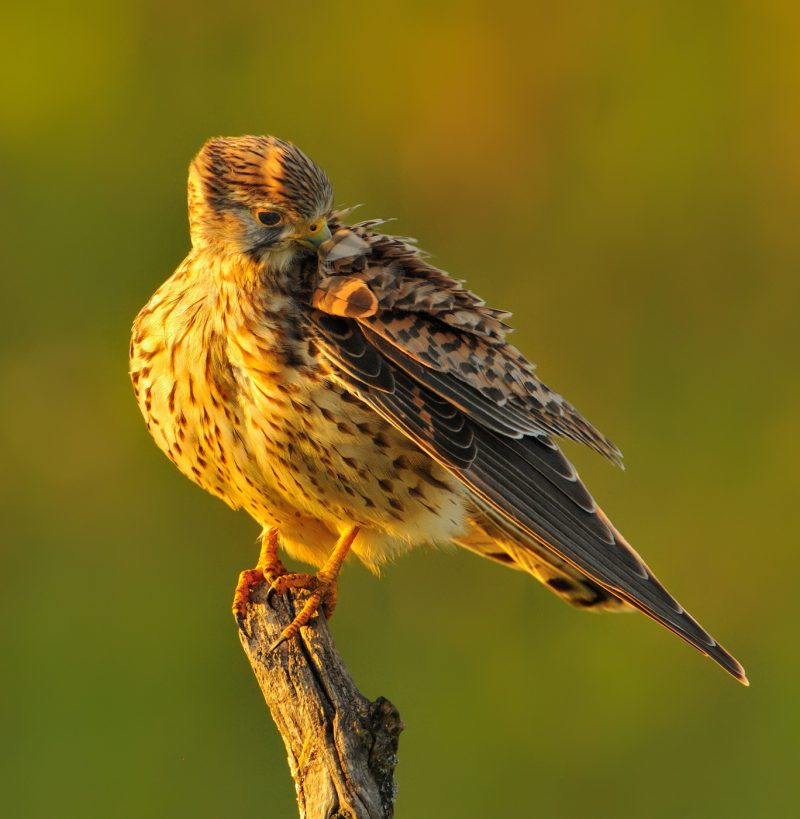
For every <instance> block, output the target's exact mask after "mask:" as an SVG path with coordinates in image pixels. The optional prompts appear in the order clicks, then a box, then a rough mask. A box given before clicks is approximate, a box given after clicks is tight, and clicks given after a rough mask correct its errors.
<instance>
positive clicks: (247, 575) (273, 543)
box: [231, 529, 286, 628]
mask: <svg viewBox="0 0 800 819" xmlns="http://www.w3.org/2000/svg"><path fill="white" fill-rule="evenodd" d="M284 574H286V569H284V568H283V564H282V563H281V561H280V559H279V558H278V530H277V529H270V530H269V531H268V532H267V533H266V535H265V536H264V539H263V541H262V544H261V553H260V554H259V556H258V563H256V566H255V568H254V569H245V570H244V571H243V572H241V574H240V575H239V582H238V583H237V584H236V591H235V592H234V595H233V605H232V607H231V608H232V610H233V616H234V617H235V618H236V622H237V623H238V624H239V628H243V627H244V619H245V614H246V613H247V607H248V605H249V604H250V595H251V594H252V593H253V592H254V591H255V590H256V589H257V588H258V587H259V586H261V585H263V584H264V583H273V582H275V580H277V578H279V577H280V576H281V575H284Z"/></svg>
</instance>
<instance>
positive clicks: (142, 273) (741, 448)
mask: <svg viewBox="0 0 800 819" xmlns="http://www.w3.org/2000/svg"><path fill="white" fill-rule="evenodd" d="M401 6H402V7H399V6H398V7H394V6H393V5H390V4H385V5H381V4H374V3H372V4H367V3H342V4H314V3H309V4H303V5H300V6H296V7H295V8H291V6H290V4H267V3H263V2H260V3H247V2H242V1H241V0H228V2H226V3H224V4H214V5H213V6H209V7H207V8H206V7H203V6H201V5H198V4H196V3H191V2H187V1H186V0H179V1H177V2H175V1H173V2H170V3H167V4H163V3H158V2H132V1H131V2H114V3H110V4H109V3H101V2H97V3H86V2H77V3H71V4H66V3H58V4H56V3H52V2H47V0H45V2H44V3H38V4H26V5H22V4H19V3H16V4H14V3H12V4H11V5H10V6H9V5H8V4H6V6H5V7H4V11H3V27H4V42H5V45H4V48H3V49H2V50H0V83H2V85H3V88H2V89H0V91H1V93H0V186H1V187H0V191H1V193H0V211H1V214H0V215H1V216H2V228H1V230H2V242H3V264H2V283H3V284H2V287H3V298H2V303H3V320H2V324H0V336H1V338H2V349H1V350H0V364H1V366H2V369H1V370H0V371H1V372H2V377H1V378H0V450H1V451H2V458H3V468H2V470H0V495H1V500H0V502H2V506H3V509H2V514H1V515H0V521H1V523H0V525H1V526H2V545H1V546H0V609H1V610H2V629H0V658H2V659H1V660H0V685H2V691H0V714H2V727H1V728H0V730H1V731H2V740H1V743H2V747H1V748H0V763H1V764H2V768H1V769H0V777H1V781H0V814H2V815H3V816H8V817H45V816H47V817H50V816H53V817H108V816H113V817H173V816H177V817H183V816H192V817H232V816H238V815H248V816H260V815H263V816H268V817H290V816H292V815H294V807H293V804H294V803H293V790H292V787H291V784H290V780H289V777H288V774H287V769H286V765H285V759H284V752H283V748H282V745H281V743H280V740H279V738H278V736H277V734H276V731H275V729H274V727H273V726H272V724H271V722H270V720H269V718H268V716H267V713H266V710H265V708H264V706H263V703H262V701H261V698H260V694H259V691H258V689H257V687H256V684H255V682H254V680H253V678H252V675H251V673H250V670H249V668H248V666H247V663H246V661H245V658H244V656H243V654H242V652H241V649H240V647H239V644H238V639H237V636H236V630H235V626H234V623H233V620H232V618H231V616H230V610H229V604H230V600H231V595H232V591H233V586H234V583H235V579H236V576H237V573H238V571H239V570H240V569H241V568H243V567H246V566H249V565H251V564H252V563H253V561H254V559H255V557H256V552H257V547H256V535H257V529H256V526H255V524H254V523H253V522H252V521H250V520H249V519H248V518H247V517H246V516H245V515H244V514H235V513H233V512H231V511H230V510H228V509H227V508H226V507H225V506H224V505H223V504H222V503H220V502H219V501H216V500H213V499H212V498H211V497H209V496H205V495H204V494H203V493H202V492H201V491H200V490H199V489H198V488H196V487H195V486H193V485H192V484H190V482H189V481H187V480H186V479H185V478H183V477H182V476H180V475H179V473H178V472H177V471H176V470H175V469H174V467H173V466H172V465H171V464H170V463H169V462H168V461H167V459H166V458H165V457H164V456H163V455H162V454H161V453H160V452H159V451H158V450H157V448H156V447H155V445H154V444H153V443H152V442H151V441H150V439H149V437H148V434H147V432H146V429H145V427H144V424H143V423H142V421H141V419H140V417H139V413H138V410H137V408H136V405H135V403H134V400H133V396H132V392H131V389H130V385H129V382H128V376H127V345H128V333H129V327H130V323H131V321H132V319H133V317H134V315H135V314H136V312H137V311H138V309H139V308H140V306H141V305H143V304H144V302H145V301H146V300H147V299H148V297H149V296H150V294H151V293H152V292H153V291H154V290H155V288H156V287H157V286H158V285H159V284H160V283H161V281H162V280H164V279H165V278H166V277H167V276H168V275H169V274H170V273H171V271H172V269H173V268H174V267H175V266H176V265H177V263H178V262H179V261H180V260H181V258H182V257H183V255H184V253H185V251H186V249H187V246H188V236H187V226H186V217H185V193H184V188H185V174H186V168H187V164H188V162H189V159H190V158H191V156H192V154H193V153H194V152H195V151H196V150H197V149H198V148H199V146H200V145H201V144H202V142H203V141H204V140H205V139H206V138H207V137H209V136H211V135H217V134H226V135H237V134H242V133H274V134H277V135H280V136H281V137H284V138H288V139H291V140H293V141H295V142H297V143H298V144H299V145H300V146H302V148H303V149H304V150H306V151H307V152H308V153H309V154H310V155H311V156H312V157H314V158H315V159H316V160H317V161H318V162H319V163H320V164H321V165H322V166H323V167H324V168H326V169H327V170H328V172H329V174H330V176H331V178H332V180H333V182H334V185H335V187H336V191H337V199H338V202H339V203H340V204H355V203H358V202H364V203H366V207H365V208H363V209H362V210H361V211H360V213H361V214H363V217H364V218H365V217H367V216H371V215H379V216H396V217H398V219H399V221H398V222H397V224H396V230H397V231H398V232H401V233H405V234H410V235H414V236H417V237H418V238H419V239H420V242H421V244H422V245H423V246H424V247H426V248H429V249H430V250H432V251H433V252H434V260H435V262H436V263H438V264H440V265H441V266H443V267H444V268H446V269H448V270H450V271H452V272H453V273H454V274H456V275H458V276H459V277H464V278H466V279H467V280H468V282H469V284H470V285H471V286H472V287H473V288H474V289H475V290H477V291H478V292H479V293H481V294H482V295H484V296H485V297H486V298H487V300H489V301H490V302H491V303H492V304H494V305H496V306H498V307H504V308H509V309H512V310H514V313H515V319H514V324H515V326H516V328H517V332H516V334H515V336H514V341H515V342H516V343H517V345H518V346H520V347H521V348H522V349H523V350H524V351H526V352H527V353H528V354H529V355H530V356H531V357H532V359H533V360H534V361H537V362H538V363H539V365H540V373H541V374H542V376H543V378H545V380H547V381H548V382H549V383H551V384H552V385H553V386H554V387H556V388H557V389H559V390H560V391H561V392H563V393H564V394H565V395H566V396H567V397H568V398H570V399H571V400H572V401H573V403H575V404H576V405H577V406H578V407H579V408H580V409H581V410H582V411H583V412H585V413H586V414H587V415H588V416H589V417H590V418H591V419H592V420H593V421H594V422H595V423H596V424H597V425H598V426H599V427H600V428H601V429H602V430H604V431H605V432H606V433H607V434H608V435H609V436H610V437H611V438H612V439H613V440H614V441H615V442H617V443H618V444H619V445H620V446H621V447H622V449H623V450H624V451H625V452H626V454H627V461H626V463H627V466H628V469H627V472H625V473H623V472H620V471H618V470H614V469H613V468H611V467H610V466H608V465H607V464H605V463H604V462H602V461H601V460H600V459H599V458H597V457H595V456H593V455H592V453H590V452H588V451H585V452H584V451H578V449H577V448H575V447H570V448H569V452H570V454H572V455H574V456H575V458H576V461H577V464H578V466H579V468H580V469H581V472H582V474H583V477H584V478H586V479H587V480H588V482H589V484H590V486H591V487H592V488H593V490H594V493H595V495H596V496H597V497H598V499H599V500H600V501H601V503H602V504H603V505H604V507H605V508H606V510H607V511H608V512H609V514H610V515H611V516H612V518H613V519H614V520H615V521H616V522H617V524H618V525H619V526H620V528H621V529H622V530H623V531H624V532H625V533H626V535H627V536H628V537H629V538H630V540H631V541H632V542H633V543H634V544H635V545H637V547H638V548H640V549H641V551H642V552H643V553H644V555H645V556H646V559H647V560H648V562H649V563H650V564H651V565H652V566H653V567H654V568H655V569H656V570H657V571H658V573H659V575H660V576H661V577H662V579H663V580H664V581H665V582H667V584H668V585H669V586H670V588H671V589H672V590H673V591H674V592H675V593H676V594H677V595H678V597H679V598H680V599H681V600H682V601H683V602H684V603H685V604H686V605H687V606H688V607H689V608H690V610H692V611H693V612H695V613H696V614H697V615H698V616H699V617H700V618H701V619H702V621H703V622H704V623H705V624H706V625H707V626H708V627H709V628H710V629H711V630H712V631H713V632H714V634H715V635H718V636H719V637H720V639H721V640H722V641H723V642H724V643H725V644H726V645H727V646H728V647H729V648H730V649H731V650H733V651H734V653H735V654H736V655H737V656H738V657H740V658H741V660H742V661H743V662H744V664H745V666H746V667H747V669H748V672H749V673H750V679H751V682H752V687H751V688H750V689H749V690H746V689H744V688H741V687H740V686H738V685H737V684H736V683H735V682H734V681H733V680H730V679H728V678H726V677H725V676H724V675H723V674H722V673H721V672H720V671H718V670H717V669H716V668H715V667H714V666H713V665H712V664H711V663H710V662H709V661H707V660H704V659H703V658H702V657H700V656H699V655H698V654H696V653H695V652H693V651H692V650H691V649H689V648H688V647H687V646H685V645H683V644H682V643H681V642H680V641H679V640H677V639H676V638H674V637H672V636H671V635H669V634H667V633H666V632H664V631H663V630H661V629H659V628H658V627H657V626H655V625H654V624H652V623H650V622H649V621H647V620H646V619H645V618H644V617H641V616H616V617H615V616H611V615H605V616H603V615H597V616H590V615H587V614H585V613H582V612H580V611H576V610H572V609H570V608H568V607H567V606H565V605H563V604H562V603H561V602H559V601H558V600H557V599H556V598H555V597H553V596H552V595H550V594H548V593H547V592H545V591H544V590H543V589H541V588H540V587H539V586H538V585H537V584H536V583H534V582H533V581H532V580H530V579H529V578H527V577H525V576H523V575H522V574H518V573H514V572H509V571H507V570H505V569H502V568H500V567H495V566H492V565H490V564H489V563H488V562H486V561H481V560H480V559H478V558H475V557H472V556H470V555H468V554H462V553H458V554H456V553H446V552H441V551H440V552H437V551H434V550H424V549H423V550H419V551H417V552H416V553H414V554H412V555H411V556H409V557H407V558H405V559H404V560H402V561H401V562H400V563H398V564H396V565H394V566H391V567H389V568H388V569H387V570H386V572H385V573H384V577H383V578H382V579H381V580H377V579H375V578H373V577H371V576H370V575H369V574H368V573H367V572H366V571H365V570H363V569H362V568H361V567H359V566H356V565H353V566H349V567H347V568H346V570H345V572H344V576H343V579H342V589H341V595H340V601H341V602H340V604H339V608H338V611H337V615H336V618H335V619H334V621H333V630H334V632H335V635H336V637H337V641H338V644H339V646H340V648H341V651H342V653H343V655H344V657H345V658H346V660H347V662H348V663H349V665H350V668H351V670H352V672H353V674H354V677H355V679H356V680H357V681H358V683H359V684H360V685H361V687H362V689H363V690H364V692H365V693H366V694H368V695H369V696H371V697H375V696H377V695H379V694H383V695H386V696H388V697H390V698H391V699H392V700H393V701H394V702H395V703H396V704H397V706H398V707H399V708H400V710H401V713H402V716H403V718H404V721H405V723H406V725H407V728H406V731H405V733H404V734H403V736H402V740H401V747H400V766H399V769H398V777H399V785H400V792H399V798H398V802H397V815H398V817H400V819H403V818H404V817H412V819H413V818H416V817H421V818H422V819H425V817H459V819H466V818H467V817H489V816H542V817H578V816H584V815H592V816H601V817H605V816H614V817H715V816H722V815H725V816H729V817H745V816H768V817H772V816H786V815H788V814H789V813H791V810H790V808H789V805H790V802H789V800H790V799H792V800H795V799H796V796H797V791H798V784H797V750H798V744H799V742H800V719H798V708H799V706H798V694H799V693H800V692H799V691H798V683H797V675H798V665H799V663H798V651H797V647H796V645H795V642H796V640H795V636H794V633H793V632H794V630H795V628H794V625H793V624H796V622H797V619H796V618H797V607H796V604H795V598H796V596H797V574H798V571H800V553H798V548H797V547H798V543H797V540H798V539H797V534H796V529H795V526H794V525H793V524H792V522H791V520H792V515H794V514H795V512H796V511H797V507H798V505H800V481H799V480H798V473H797V462H798V459H800V451H798V450H799V446H798V424H797V421H798V404H799V403H800V402H799V401H798V398H799V397H800V396H799V395H798V393H799V392H800V390H798V378H797V374H796V356H797V350H798V349H800V347H799V346H798V342H800V339H799V338H798V335H800V334H798V306H800V305H799V302H800V288H799V287H798V270H800V238H799V236H798V217H799V216H800V151H799V150H798V135H799V134H800V103H799V100H800V58H799V57H798V49H799V48H800V45H799V43H800V39H799V37H798V24H800V10H798V6H797V4H796V3H794V2H790V1H789V0H787V1H786V2H782V3H781V2H766V3H761V2H752V3H742V2H727V3H724V2H701V3H697V2H668V1H667V0H664V1H663V2H650V3H640V2H635V1H634V0H631V2H609V3H599V2H598V3H588V2H586V3H580V2H575V3H564V4H552V3H544V2H537V3H534V4H530V3H525V4H523V3H507V2H506V3H504V2H495V3H490V4H487V3H475V2H460V3H429V2H425V3H423V2H409V3H404V4H401ZM554 6H557V8H555V7H554ZM792 351H794V352H792Z"/></svg>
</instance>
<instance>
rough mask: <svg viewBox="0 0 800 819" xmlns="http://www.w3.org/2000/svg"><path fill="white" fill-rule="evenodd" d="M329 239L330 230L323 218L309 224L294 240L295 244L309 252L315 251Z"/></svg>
mask: <svg viewBox="0 0 800 819" xmlns="http://www.w3.org/2000/svg"><path fill="white" fill-rule="evenodd" d="M330 238H331V229H330V228H329V227H328V222H327V221H326V220H325V218H324V217H321V218H319V219H316V220H314V221H313V222H309V224H308V225H306V227H305V228H304V229H303V231H302V232H301V233H298V234H297V235H296V236H295V237H294V240H295V241H296V242H297V244H299V245H302V246H303V247H307V248H308V249H309V250H314V251H317V250H319V246H320V245H321V244H322V243H323V242H327V241H328V239H330Z"/></svg>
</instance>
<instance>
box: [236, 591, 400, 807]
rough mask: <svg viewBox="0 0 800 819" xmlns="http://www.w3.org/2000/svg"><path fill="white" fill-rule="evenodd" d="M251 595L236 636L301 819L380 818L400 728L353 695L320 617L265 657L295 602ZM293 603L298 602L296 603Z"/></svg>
mask: <svg viewBox="0 0 800 819" xmlns="http://www.w3.org/2000/svg"><path fill="white" fill-rule="evenodd" d="M302 594H303V593H302V592H301V593H300V594H298V595H297V597H296V596H295V593H292V592H290V593H288V594H286V595H285V596H283V597H279V598H277V599H274V600H273V601H272V605H271V606H270V605H267V604H266V602H265V589H263V588H261V589H258V590H256V591H254V592H253V594H252V595H251V600H250V604H249V605H248V608H247V612H246V616H245V620H244V623H243V628H242V629H240V632H239V636H240V639H241V642H242V646H243V648H244V650H245V653H246V654H247V657H248V659H249V660H250V665H251V666H252V668H253V672H254V673H255V675H256V679H257V680H258V684H259V686H260V687H261V691H262V693H263V694H264V699H265V700H266V702H267V705H268V706H269V710H270V712H271V714H272V718H273V720H274V721H275V725H276V726H277V728H278V731H279V732H280V734H281V736H282V738H283V741H284V744H285V745H286V751H287V753H288V757H289V770H290V772H291V774H292V777H293V778H294V782H295V789H296V792H297V804H298V807H299V810H300V817H301V819H387V818H388V817H391V816H392V815H393V805H394V798H395V792H396V787H395V782H394V769H395V766H396V765H397V742H398V737H399V735H400V731H401V730H402V729H403V724H402V722H401V721H400V715H399V713H398V712H397V709H396V708H395V707H394V706H393V705H392V704H391V703H390V702H389V701H388V700H386V699H384V698H383V697H379V698H378V699H377V700H375V702H370V701H369V700H368V699H367V698H366V697H364V696H363V695H362V694H361V692H360V691H359V690H358V689H357V688H356V686H355V683H354V682H353V680H352V678H351V676H350V674H349V672H348V670H347V668H346V667H345V665H344V663H343V662H342V658H341V657H340V656H339V653H338V652H337V650H336V646H335V645H334V642H333V637H332V636H331V633H330V631H329V630H328V625H327V623H326V622H325V617H324V615H323V614H322V613H321V612H320V614H319V616H318V617H316V618H315V619H314V620H312V622H311V624H310V625H309V626H307V627H305V628H303V629H301V632H300V635H299V636H298V637H297V638H295V639H294V640H291V641H289V642H288V643H284V644H282V645H281V646H279V647H278V648H277V649H275V651H273V652H272V653H270V652H269V650H268V649H269V646H270V645H271V644H272V643H273V641H274V640H275V639H276V638H277V637H278V635H279V634H280V633H281V630H282V629H283V628H284V626H286V625H288V624H289V623H290V622H291V620H292V618H293V617H294V615H295V613H296V611H298V610H299V600H302V599H304V598H303V597H302V596H301V595H302ZM296 599H297V600H298V602H296Z"/></svg>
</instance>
